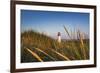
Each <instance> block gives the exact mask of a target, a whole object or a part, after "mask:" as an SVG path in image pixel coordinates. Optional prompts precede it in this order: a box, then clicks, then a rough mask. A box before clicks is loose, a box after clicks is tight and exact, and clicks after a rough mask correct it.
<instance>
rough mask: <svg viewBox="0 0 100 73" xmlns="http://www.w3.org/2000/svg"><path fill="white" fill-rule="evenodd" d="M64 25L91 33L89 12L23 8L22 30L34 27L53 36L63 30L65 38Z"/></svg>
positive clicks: (33, 28)
mask: <svg viewBox="0 0 100 73" xmlns="http://www.w3.org/2000/svg"><path fill="white" fill-rule="evenodd" d="M63 25H64V26H66V28H67V29H68V30H70V31H74V30H75V29H77V28H78V29H80V31H82V32H84V33H86V34H88V35H89V13H82V12H81V13H79V12H60V11H39V10H38V11H37V10H21V32H24V31H27V30H31V29H32V30H35V31H38V32H40V33H45V34H47V35H49V36H51V37H53V38H56V37H57V33H58V32H61V36H62V38H64V39H65V38H66V32H65V30H64V27H63ZM70 31H69V32H70Z"/></svg>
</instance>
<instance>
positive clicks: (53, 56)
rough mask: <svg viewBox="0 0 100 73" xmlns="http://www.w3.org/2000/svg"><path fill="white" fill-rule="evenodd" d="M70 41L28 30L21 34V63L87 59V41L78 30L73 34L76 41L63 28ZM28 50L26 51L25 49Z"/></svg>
mask: <svg viewBox="0 0 100 73" xmlns="http://www.w3.org/2000/svg"><path fill="white" fill-rule="evenodd" d="M63 28H64V31H65V34H66V36H67V37H69V38H70V40H62V41H61V43H59V42H57V40H55V39H53V38H51V37H49V36H46V35H44V34H42V33H39V32H37V31H34V30H29V31H25V32H22V33H21V62H22V63H23V62H42V61H44V62H46V61H70V60H87V59H89V39H84V38H83V33H82V32H81V31H80V30H77V31H76V32H74V33H75V34H76V35H77V39H73V37H72V36H73V35H71V33H69V31H68V29H67V28H66V27H65V26H63ZM27 48H28V49H27Z"/></svg>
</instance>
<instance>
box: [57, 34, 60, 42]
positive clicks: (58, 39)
mask: <svg viewBox="0 0 100 73" xmlns="http://www.w3.org/2000/svg"><path fill="white" fill-rule="evenodd" d="M57 41H58V42H59V43H61V33H60V32H58V38H57Z"/></svg>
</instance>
